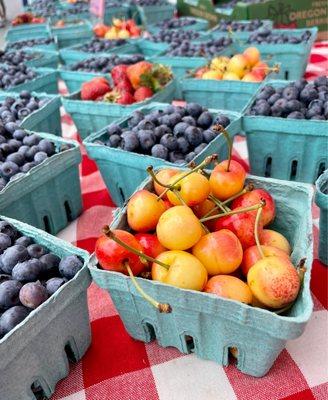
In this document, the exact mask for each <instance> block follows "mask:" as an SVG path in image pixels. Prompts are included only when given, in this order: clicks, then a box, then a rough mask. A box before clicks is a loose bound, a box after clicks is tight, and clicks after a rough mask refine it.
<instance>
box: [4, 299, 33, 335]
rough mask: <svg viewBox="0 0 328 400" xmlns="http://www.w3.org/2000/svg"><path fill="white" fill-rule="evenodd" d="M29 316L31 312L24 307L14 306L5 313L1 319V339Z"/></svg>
mask: <svg viewBox="0 0 328 400" xmlns="http://www.w3.org/2000/svg"><path fill="white" fill-rule="evenodd" d="M28 314H29V310H28V309H27V308H25V307H23V306H14V307H11V308H9V310H7V311H5V312H4V313H3V314H2V315H1V317H0V337H1V335H2V336H4V335H5V334H7V333H8V332H10V331H11V330H12V329H14V328H15V326H16V325H18V324H19V323H20V322H22V321H23V320H24V319H25V318H26V317H27V316H28Z"/></svg>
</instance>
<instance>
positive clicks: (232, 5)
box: [219, 0, 267, 8]
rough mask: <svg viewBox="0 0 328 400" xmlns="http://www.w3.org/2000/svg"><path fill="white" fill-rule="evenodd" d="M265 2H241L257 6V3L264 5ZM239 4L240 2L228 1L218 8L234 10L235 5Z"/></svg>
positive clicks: (256, 0)
mask: <svg viewBox="0 0 328 400" xmlns="http://www.w3.org/2000/svg"><path fill="white" fill-rule="evenodd" d="M266 1H267V0H243V1H242V2H243V3H246V4H259V3H264V2H266ZM239 2H240V0H230V1H228V2H227V3H223V4H220V5H219V7H220V8H234V7H235V6H236V4H237V3H239Z"/></svg>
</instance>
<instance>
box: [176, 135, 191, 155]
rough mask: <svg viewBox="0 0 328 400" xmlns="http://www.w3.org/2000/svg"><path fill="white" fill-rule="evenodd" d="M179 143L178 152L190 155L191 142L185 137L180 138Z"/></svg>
mask: <svg viewBox="0 0 328 400" xmlns="http://www.w3.org/2000/svg"><path fill="white" fill-rule="evenodd" d="M177 143H178V150H179V151H180V152H181V153H182V154H186V153H188V151H189V142H188V140H187V139H186V138H185V137H183V136H180V137H178V139H177Z"/></svg>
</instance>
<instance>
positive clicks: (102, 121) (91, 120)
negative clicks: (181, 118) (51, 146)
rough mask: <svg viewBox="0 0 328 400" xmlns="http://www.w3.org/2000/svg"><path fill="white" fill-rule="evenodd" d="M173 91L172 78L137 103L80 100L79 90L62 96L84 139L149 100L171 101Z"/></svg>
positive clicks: (65, 106) (147, 102) (173, 81)
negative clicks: (121, 103) (158, 89)
mask: <svg viewBox="0 0 328 400" xmlns="http://www.w3.org/2000/svg"><path fill="white" fill-rule="evenodd" d="M175 91H176V81H175V80H174V79H173V80H172V81H171V82H169V83H168V84H167V85H166V86H164V87H163V89H162V90H160V91H159V92H157V93H155V94H154V96H152V97H150V98H148V99H146V100H144V101H142V102H139V103H134V104H130V105H120V104H115V103H106V102H103V101H97V102H96V101H84V100H81V96H80V92H76V93H73V94H71V95H69V96H65V97H63V106H64V108H65V110H66V112H68V113H69V114H70V115H71V117H72V119H73V121H74V123H75V125H76V127H77V130H78V132H79V134H80V136H81V138H82V139H85V138H86V137H87V136H88V135H90V133H92V132H97V131H99V130H100V129H102V128H104V127H105V126H107V125H109V124H110V123H111V122H114V121H117V120H119V119H121V118H122V117H124V116H126V115H129V114H131V112H132V111H134V110H136V109H138V108H140V107H143V106H145V105H147V104H149V103H151V102H162V103H164V102H171V101H172V100H173V98H174V94H175Z"/></svg>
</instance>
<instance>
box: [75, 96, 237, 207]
mask: <svg viewBox="0 0 328 400" xmlns="http://www.w3.org/2000/svg"><path fill="white" fill-rule="evenodd" d="M166 106H167V104H156V103H154V104H150V105H149V106H145V107H143V108H141V109H140V111H142V112H144V113H145V114H149V113H150V112H151V111H154V110H161V109H163V108H165V107H166ZM210 112H211V114H212V115H213V116H216V115H218V114H223V115H225V116H227V117H229V118H230V120H231V123H230V125H229V126H228V127H227V130H228V132H229V134H230V137H231V138H232V139H233V138H234V136H235V135H236V134H237V133H239V132H240V129H241V126H240V114H238V113H233V112H228V111H225V110H210ZM128 119H129V118H124V119H122V120H121V121H120V122H119V125H120V126H121V127H122V128H126V127H127V124H128ZM105 139H106V129H102V130H101V131H100V132H96V133H93V134H92V135H90V136H89V137H88V138H87V139H85V141H84V142H83V143H84V145H85V147H86V150H87V153H88V155H89V157H90V158H91V159H93V160H94V161H95V162H96V164H97V165H98V168H99V170H100V173H101V175H102V178H103V180H104V182H105V184H106V186H107V189H108V190H109V192H110V195H111V198H112V199H113V201H114V202H115V204H116V205H118V206H122V205H123V203H124V202H125V201H126V200H127V199H128V198H129V197H130V196H131V194H132V193H133V192H134V190H135V188H136V186H137V185H139V184H140V183H141V182H142V181H143V180H144V179H145V178H146V176H147V172H146V168H147V167H148V166H149V165H153V166H154V167H160V166H164V165H166V166H167V167H169V168H175V167H176V164H173V163H171V162H169V161H165V160H162V159H160V158H155V157H152V156H150V155H144V154H138V153H133V152H128V151H124V150H121V149H116V148H111V147H109V146H105V145H104V144H101V142H103V141H104V140H105ZM214 153H216V154H218V155H219V159H224V158H226V157H227V155H228V152H227V145H226V141H225V139H224V137H223V135H222V134H221V135H218V136H217V137H216V138H215V139H214V140H212V142H210V143H209V144H208V145H207V146H206V148H205V149H204V150H203V151H201V152H200V153H199V154H198V155H197V156H196V157H195V158H194V160H193V161H195V162H196V163H197V164H198V163H200V162H201V161H203V160H204V159H205V158H206V157H207V156H209V155H212V154H214ZM131 176H133V179H131V178H129V177H131Z"/></svg>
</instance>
